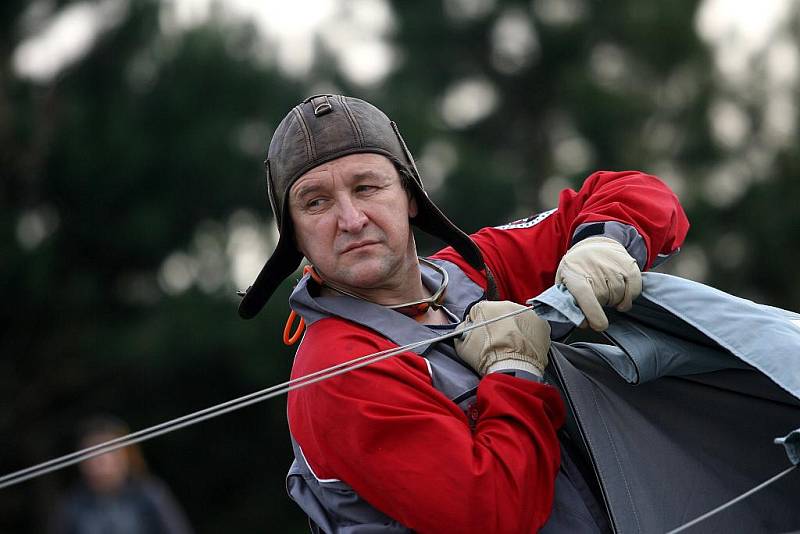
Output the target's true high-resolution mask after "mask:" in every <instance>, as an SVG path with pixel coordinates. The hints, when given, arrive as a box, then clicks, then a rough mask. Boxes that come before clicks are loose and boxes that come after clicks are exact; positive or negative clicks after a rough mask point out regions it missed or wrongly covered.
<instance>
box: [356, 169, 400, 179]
mask: <svg viewBox="0 0 800 534" xmlns="http://www.w3.org/2000/svg"><path fill="white" fill-rule="evenodd" d="M368 178H378V179H379V180H387V181H388V180H391V179H392V175H391V174H389V173H387V172H380V171H374V170H372V169H364V170H363V171H357V172H355V173H353V179H355V180H366V179H368Z"/></svg>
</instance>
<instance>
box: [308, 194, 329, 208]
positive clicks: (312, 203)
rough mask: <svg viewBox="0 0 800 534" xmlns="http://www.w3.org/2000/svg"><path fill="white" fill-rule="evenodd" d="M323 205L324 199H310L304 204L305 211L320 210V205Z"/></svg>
mask: <svg viewBox="0 0 800 534" xmlns="http://www.w3.org/2000/svg"><path fill="white" fill-rule="evenodd" d="M324 203H325V199H324V198H319V197H317V198H312V199H311V200H309V201H307V202H306V209H316V208H321V207H322V205H323V204H324Z"/></svg>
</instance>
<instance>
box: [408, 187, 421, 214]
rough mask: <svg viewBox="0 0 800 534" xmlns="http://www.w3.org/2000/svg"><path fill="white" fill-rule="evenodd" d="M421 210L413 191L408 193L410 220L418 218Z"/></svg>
mask: <svg viewBox="0 0 800 534" xmlns="http://www.w3.org/2000/svg"><path fill="white" fill-rule="evenodd" d="M417 213H419V210H418V209H417V199H416V198H415V197H414V195H413V193H411V191H409V192H408V218H409V219H413V218H414V217H416V216H417Z"/></svg>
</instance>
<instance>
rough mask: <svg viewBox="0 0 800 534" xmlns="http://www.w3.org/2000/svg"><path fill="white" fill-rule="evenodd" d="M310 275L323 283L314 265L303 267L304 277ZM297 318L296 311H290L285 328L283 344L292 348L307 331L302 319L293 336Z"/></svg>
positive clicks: (319, 282)
mask: <svg viewBox="0 0 800 534" xmlns="http://www.w3.org/2000/svg"><path fill="white" fill-rule="evenodd" d="M307 274H310V275H311V279H312V280H314V281H315V282H317V283H318V284H321V283H322V278H321V277H320V276H319V274H317V271H315V270H314V266H313V265H306V266H305V267H303V276H305V275H307ZM296 318H297V313H296V312H295V311H294V310H289V317H288V318H287V319H286V326H284V327H283V344H284V345H287V346H289V347H291V346H292V345H294V344H295V343H297V340H299V339H300V337H301V336H302V335H303V332H304V331H305V329H306V322H305V321H304V320H303V318H302V317H300V322H299V323H297V328H296V329H295V331H294V333H293V334H292V333H291V331H292V324H293V323H294V320H295V319H296Z"/></svg>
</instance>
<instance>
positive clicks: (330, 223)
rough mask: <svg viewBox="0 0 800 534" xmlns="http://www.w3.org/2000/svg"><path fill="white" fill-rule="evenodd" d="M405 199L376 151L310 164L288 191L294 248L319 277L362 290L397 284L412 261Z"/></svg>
mask: <svg viewBox="0 0 800 534" xmlns="http://www.w3.org/2000/svg"><path fill="white" fill-rule="evenodd" d="M409 197H410V195H409V193H408V192H407V191H406V190H405V189H404V188H403V186H402V184H401V182H400V176H399V174H398V172H397V170H396V169H395V167H394V165H393V164H392V162H391V161H389V159H388V158H386V157H384V156H381V155H379V154H351V155H348V156H343V157H341V158H337V159H335V160H333V161H330V162H328V163H324V164H322V165H319V166H317V167H314V168H313V169H311V170H310V171H308V172H307V173H305V174H304V175H302V176H301V177H300V178H299V179H298V180H297V181H296V182H295V183H294V185H293V186H292V188H291V190H290V191H289V213H290V215H291V217H292V222H293V223H294V228H295V238H296V241H297V246H298V248H299V249H300V251H301V252H302V253H303V255H305V257H306V258H308V260H309V261H310V262H311V263H312V264H313V265H314V266H315V268H316V269H317V271H318V272H319V274H320V275H321V276H322V277H323V278H324V279H326V280H328V281H330V282H334V283H337V284H339V285H340V286H343V287H345V288H348V289H351V290H353V291H355V292H356V293H358V294H361V295H363V296H368V295H369V293H370V290H373V289H386V288H389V287H393V286H399V285H402V280H403V277H405V276H407V275H408V272H407V271H409V267H410V266H416V262H417V256H416V248H415V245H414V237H413V234H412V232H411V228H410V226H409V222H408V219H409V217H413V216H415V215H416V213H417V206H416V202H415V201H414V200H413V199H410V198H409ZM417 276H418V275H417Z"/></svg>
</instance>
